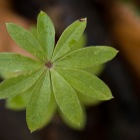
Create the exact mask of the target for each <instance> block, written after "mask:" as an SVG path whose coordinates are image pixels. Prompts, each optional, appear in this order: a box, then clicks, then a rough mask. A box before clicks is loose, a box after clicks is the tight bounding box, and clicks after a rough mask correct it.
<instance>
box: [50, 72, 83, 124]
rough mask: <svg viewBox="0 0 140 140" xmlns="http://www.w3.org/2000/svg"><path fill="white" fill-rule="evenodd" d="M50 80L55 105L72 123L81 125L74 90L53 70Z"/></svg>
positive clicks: (79, 108)
mask: <svg viewBox="0 0 140 140" xmlns="http://www.w3.org/2000/svg"><path fill="white" fill-rule="evenodd" d="M51 78H52V87H53V92H54V95H55V99H56V103H57V105H58V106H59V108H60V110H61V111H62V113H63V114H64V115H65V116H66V117H67V118H68V119H69V120H70V121H71V122H72V123H76V124H77V125H81V122H82V118H81V117H82V110H81V106H80V103H79V100H78V97H77V95H76V92H75V90H74V89H73V88H72V87H71V86H70V85H69V83H68V82H67V81H65V79H63V77H62V76H61V75H59V74H58V73H57V72H55V71H54V70H51Z"/></svg>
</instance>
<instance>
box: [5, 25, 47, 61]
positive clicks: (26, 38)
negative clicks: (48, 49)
mask: <svg viewBox="0 0 140 140" xmlns="http://www.w3.org/2000/svg"><path fill="white" fill-rule="evenodd" d="M6 27H7V30H8V33H9V34H10V36H11V37H12V38H13V40H14V41H15V42H16V43H17V44H18V45H20V47H22V48H23V49H25V50H26V51H27V52H29V53H31V54H33V55H34V56H36V57H37V58H39V59H40V60H42V61H44V57H45V56H44V55H45V54H44V51H43V49H42V47H41V46H40V44H39V42H38V41H37V39H36V38H35V37H34V36H33V35H32V34H31V33H30V32H29V31H28V30H25V29H24V28H22V27H20V26H18V25H16V24H13V23H7V24H6Z"/></svg>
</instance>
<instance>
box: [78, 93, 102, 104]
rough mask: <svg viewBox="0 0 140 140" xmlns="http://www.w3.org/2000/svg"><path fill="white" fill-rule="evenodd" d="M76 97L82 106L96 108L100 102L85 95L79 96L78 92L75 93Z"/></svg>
mask: <svg viewBox="0 0 140 140" xmlns="http://www.w3.org/2000/svg"><path fill="white" fill-rule="evenodd" d="M77 95H78V97H79V100H80V102H81V104H83V105H85V106H96V105H98V104H100V103H101V102H102V101H101V100H97V99H94V98H91V97H89V96H86V95H85V94H81V93H80V92H78V91H77Z"/></svg>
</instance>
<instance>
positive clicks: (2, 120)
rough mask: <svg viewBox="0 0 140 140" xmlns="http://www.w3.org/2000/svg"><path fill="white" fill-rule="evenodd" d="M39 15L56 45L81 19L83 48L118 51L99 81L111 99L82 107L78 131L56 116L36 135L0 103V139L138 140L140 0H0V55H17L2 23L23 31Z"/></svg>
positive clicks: (22, 116)
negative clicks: (49, 26)
mask: <svg viewBox="0 0 140 140" xmlns="http://www.w3.org/2000/svg"><path fill="white" fill-rule="evenodd" d="M40 10H43V11H45V12H47V14H48V15H49V16H50V17H51V19H52V21H53V23H54V24H55V28H56V41H57V40H58V38H59V37H60V35H61V33H62V32H63V30H64V29H65V28H66V27H67V26H68V25H69V24H71V23H72V22H73V21H75V20H77V19H79V18H82V17H87V19H88V24H87V28H86V31H85V32H86V35H87V46H88V45H109V46H113V47H115V48H116V49H118V50H119V51H120V52H119V54H118V55H117V57H116V58H115V59H114V60H112V61H110V62H108V63H107V64H106V67H105V69H104V70H103V71H102V73H101V74H100V75H99V77H100V78H101V79H102V80H103V81H104V82H105V83H106V84H107V85H108V86H109V87H110V89H111V90H112V93H113V96H114V97H115V98H114V99H112V100H110V101H105V102H102V103H100V104H98V105H94V106H87V107H86V112H87V122H86V126H85V128H84V130H82V131H78V130H73V129H71V128H70V127H68V126H66V125H65V123H64V122H63V121H62V120H61V118H60V117H59V115H58V114H56V115H55V116H54V118H53V120H52V121H51V123H50V124H49V125H48V126H46V127H45V128H43V129H42V130H40V131H38V132H34V133H32V134H31V133H30V132H29V130H28V128H27V125H26V122H25V111H20V112H14V111H11V110H8V109H6V108H5V106H4V101H0V140H140V1H139V0H0V51H1V52H4V51H8V52H18V53H21V54H24V55H29V54H28V53H26V52H25V51H23V50H22V49H20V48H19V47H18V46H17V45H16V44H15V43H14V42H13V41H12V39H11V38H10V36H9V35H8V33H7V31H6V27H5V23H6V22H12V23H16V24H18V25H21V26H23V27H25V28H26V29H29V28H30V27H31V26H33V25H35V24H36V17H37V14H38V13H39V11H40Z"/></svg>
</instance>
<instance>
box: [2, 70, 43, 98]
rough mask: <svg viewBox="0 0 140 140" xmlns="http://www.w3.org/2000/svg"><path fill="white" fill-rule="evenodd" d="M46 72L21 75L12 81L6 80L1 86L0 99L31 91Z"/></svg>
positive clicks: (11, 79)
mask: <svg viewBox="0 0 140 140" xmlns="http://www.w3.org/2000/svg"><path fill="white" fill-rule="evenodd" d="M43 71H44V70H40V71H37V72H32V73H27V74H23V75H19V76H16V77H13V78H10V79H6V80H5V81H3V82H2V83H1V84H0V99H6V98H8V97H12V96H16V95H18V94H20V93H22V92H24V91H26V90H27V89H29V88H30V87H31V86H32V85H33V84H35V82H36V81H37V80H38V78H39V77H40V76H41V75H42V73H43Z"/></svg>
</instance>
